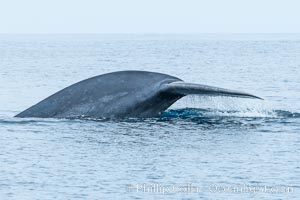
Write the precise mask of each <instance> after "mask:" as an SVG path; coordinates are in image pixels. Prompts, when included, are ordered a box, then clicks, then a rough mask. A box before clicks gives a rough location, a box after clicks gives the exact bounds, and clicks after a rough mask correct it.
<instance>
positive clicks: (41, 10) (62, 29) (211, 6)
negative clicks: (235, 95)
mask: <svg viewBox="0 0 300 200" xmlns="http://www.w3.org/2000/svg"><path fill="white" fill-rule="evenodd" d="M0 33H300V0H0Z"/></svg>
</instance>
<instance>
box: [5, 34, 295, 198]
mask: <svg viewBox="0 0 300 200" xmlns="http://www.w3.org/2000/svg"><path fill="white" fill-rule="evenodd" d="M129 69H130V70H133V69H134V70H148V71H154V72H162V73H167V74H170V75H173V76H177V77H179V78H181V79H183V80H185V81H187V82H195V83H201V84H207V85H212V86H219V87H223V88H228V89H236V90H241V91H246V92H249V93H252V94H254V95H257V96H260V97H262V98H264V99H265V100H264V101H260V100H247V99H236V98H224V97H223V98H207V97H199V96H192V97H187V98H183V99H182V100H180V101H178V102H177V103H175V104H174V105H173V106H172V107H171V108H170V109H169V110H168V111H166V112H165V113H163V115H162V116H161V117H160V118H154V119H146V120H137V119H125V120H122V121H109V120H106V121H105V120H97V119H92V120H68V119H59V120H58V119H35V118H32V119H18V118H14V117H13V116H14V115H16V114H17V113H19V112H20V111H22V110H24V109H26V108H28V107H29V106H31V105H33V104H35V103H37V102H38V101H40V100H42V99H44V98H45V97H47V96H49V95H51V94H53V93H54V92H56V91H58V90H60V89H62V88H64V87H66V86H69V85H71V84H73V83H75V82H77V81H80V80H83V79H86V78H89V77H91V76H96V75H100V74H103V73H108V72H113V71H119V70H129ZM299 195H300V35H217V34H215V35H1V36H0V199H3V200H4V199H5V200H6V199H22V200H27V199H28V200H32V199H43V200H46V199H194V198H197V199H199V198H200V199H247V198H260V199H293V198H294V199H297V198H298V197H299Z"/></svg>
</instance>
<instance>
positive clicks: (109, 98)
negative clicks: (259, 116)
mask: <svg viewBox="0 0 300 200" xmlns="http://www.w3.org/2000/svg"><path fill="white" fill-rule="evenodd" d="M191 94H195V95H207V96H230V97H241V98H258V99H260V98H259V97H257V96H254V95H252V94H248V93H244V92H239V91H235V90H228V89H223V88H218V87H212V86H207V85H201V84H194V83H186V82H184V81H182V80H181V79H179V78H177V77H174V76H170V75H167V74H162V73H156V72H147V71H119V72H113V73H108V74H103V75H99V76H95V77H92V78H89V79H86V80H83V81H80V82H78V83H75V84H73V85H71V86H69V87H67V88H65V89H62V90H61V91H58V92H57V93H55V94H53V95H51V96H49V97H48V98H46V99H44V100H42V101H41V102H39V103H37V104H35V105H33V106H31V107H30V108H28V109H26V110H25V111H23V112H21V113H19V114H18V115H16V117H38V118H78V117H88V118H127V117H134V118H148V117H157V116H159V115H160V114H161V113H162V112H163V111H165V110H166V109H167V108H169V107H170V106H171V105H172V104H173V103H174V102H176V101H177V100H178V99H180V98H182V97H184V96H186V95H191Z"/></svg>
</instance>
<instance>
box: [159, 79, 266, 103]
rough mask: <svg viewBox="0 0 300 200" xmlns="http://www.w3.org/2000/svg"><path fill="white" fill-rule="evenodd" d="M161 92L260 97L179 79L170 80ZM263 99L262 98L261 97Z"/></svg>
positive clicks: (183, 94) (184, 94)
mask: <svg viewBox="0 0 300 200" xmlns="http://www.w3.org/2000/svg"><path fill="white" fill-rule="evenodd" d="M163 92H167V93H171V94H176V95H182V96H186V95H191V94H196V95H205V96H229V97H239V98H252V99H262V98H260V97H258V96H255V95H252V94H249V93H245V92H240V91H236V90H229V89H224V88H219V87H212V86H208V85H202V84H195V83H185V82H181V81H176V82H172V83H169V84H166V85H165V87H164V88H163ZM262 100H263V99H262Z"/></svg>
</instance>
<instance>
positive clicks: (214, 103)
mask: <svg viewBox="0 0 300 200" xmlns="http://www.w3.org/2000/svg"><path fill="white" fill-rule="evenodd" d="M180 108H201V109H207V110H211V112H208V113H206V115H219V116H237V117H277V114H276V112H275V110H274V106H272V104H271V102H269V101H267V100H258V99H242V98H232V97H204V96H199V95H190V96H187V97H184V98H182V99H180V100H179V101H177V102H176V103H175V104H173V105H172V106H171V109H180Z"/></svg>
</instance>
